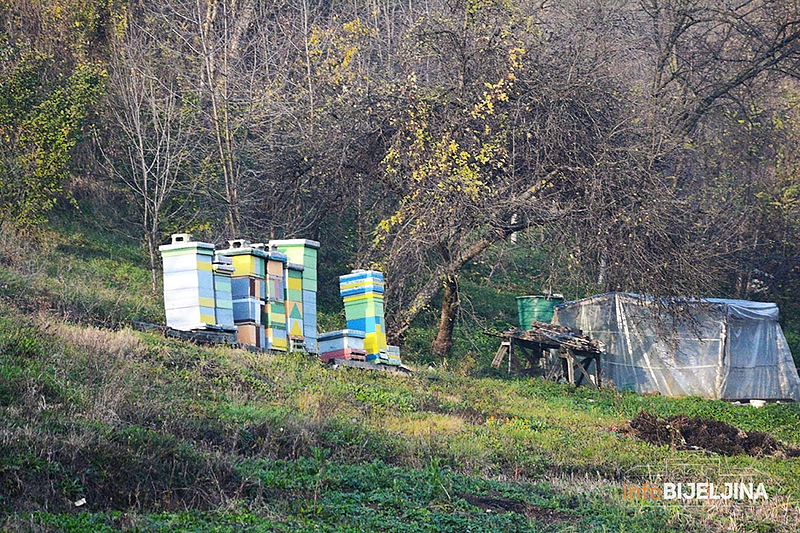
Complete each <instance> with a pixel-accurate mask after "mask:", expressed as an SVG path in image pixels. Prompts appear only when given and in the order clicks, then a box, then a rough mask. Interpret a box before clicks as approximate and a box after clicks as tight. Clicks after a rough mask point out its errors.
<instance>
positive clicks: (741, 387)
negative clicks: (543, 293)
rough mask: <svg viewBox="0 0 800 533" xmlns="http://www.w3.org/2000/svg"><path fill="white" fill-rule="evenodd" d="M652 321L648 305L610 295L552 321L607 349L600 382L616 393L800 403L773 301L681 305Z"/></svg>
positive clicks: (570, 307) (564, 308)
mask: <svg viewBox="0 0 800 533" xmlns="http://www.w3.org/2000/svg"><path fill="white" fill-rule="evenodd" d="M684 305H687V311H688V313H685V314H683V315H681V316H684V317H685V316H688V318H682V319H672V318H669V317H663V316H662V318H661V319H658V318H657V317H656V315H655V313H654V308H653V304H652V300H649V299H647V298H644V297H642V296H638V295H635V294H625V293H608V294H601V295H599V296H593V297H591V298H585V299H583V300H578V301H575V302H568V303H565V304H563V305H560V306H558V307H556V312H555V316H554V318H553V322H554V323H556V324H560V325H563V326H568V327H571V328H577V329H580V330H582V331H583V334H584V335H588V336H589V337H591V338H593V339H597V340H599V341H601V342H603V343H604V344H605V351H606V353H605V354H604V355H603V357H602V358H601V361H602V362H601V371H602V374H603V379H604V380H610V381H611V382H612V384H613V385H614V386H615V387H616V388H617V389H619V390H633V391H636V392H641V393H647V392H658V393H660V394H661V395H663V396H701V397H706V398H719V399H728V400H745V399H762V400H779V399H782V400H786V399H791V400H795V401H800V377H798V374H797V369H796V368H795V365H794V361H793V360H792V354H791V352H790V350H789V346H788V344H787V343H786V339H785V337H784V336H783V331H782V330H781V327H780V325H779V324H778V322H777V319H778V307H777V306H776V305H775V304H772V303H762V302H748V301H744V300H719V299H704V300H699V301H691V302H685V303H684Z"/></svg>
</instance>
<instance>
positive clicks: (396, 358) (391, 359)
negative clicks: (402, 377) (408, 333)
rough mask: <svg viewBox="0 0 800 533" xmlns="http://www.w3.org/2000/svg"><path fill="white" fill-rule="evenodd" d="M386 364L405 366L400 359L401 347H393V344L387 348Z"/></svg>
mask: <svg viewBox="0 0 800 533" xmlns="http://www.w3.org/2000/svg"><path fill="white" fill-rule="evenodd" d="M386 364H387V365H392V366H400V365H401V364H403V362H402V360H401V359H400V347H399V346H392V345H391V344H389V345H387V346H386Z"/></svg>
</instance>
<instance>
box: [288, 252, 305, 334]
mask: <svg viewBox="0 0 800 533" xmlns="http://www.w3.org/2000/svg"><path fill="white" fill-rule="evenodd" d="M303 270H304V267H303V265H302V264H300V263H292V262H287V263H286V278H285V280H286V283H285V286H286V332H287V334H288V335H289V340H290V342H289V345H290V347H295V346H300V345H302V346H305V333H304V331H303Z"/></svg>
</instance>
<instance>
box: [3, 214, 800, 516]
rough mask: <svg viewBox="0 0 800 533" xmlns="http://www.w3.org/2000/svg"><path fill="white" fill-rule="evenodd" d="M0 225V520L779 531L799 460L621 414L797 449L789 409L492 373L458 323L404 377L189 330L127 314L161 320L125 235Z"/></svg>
mask: <svg viewBox="0 0 800 533" xmlns="http://www.w3.org/2000/svg"><path fill="white" fill-rule="evenodd" d="M4 238H5V241H6V242H4V243H2V244H3V246H2V252H0V297H1V298H0V354H2V355H0V529H2V530H4V531H118V530H122V531H164V532H166V531H221V532H223V531H244V530H247V531H453V532H456V531H459V532H460V531H487V532H488V531H681V530H683V531H686V530H692V531H787V532H788V531H794V530H795V528H796V526H795V524H797V523H798V520H800V511H799V510H798V506H797V501H798V499H799V498H800V463H798V460H797V459H788V458H781V457H764V458H752V457H746V456H735V457H721V456H717V455H713V454H707V453H704V452H702V451H680V450H678V449H673V448H671V447H669V446H653V445H650V444H647V443H645V442H643V441H640V440H638V439H636V438H634V437H633V436H632V435H631V434H630V433H629V432H628V431H626V426H627V423H628V422H629V421H630V419H631V418H632V417H633V416H635V415H636V414H637V413H638V412H640V411H641V410H642V409H646V410H647V411H650V412H652V413H655V414H659V415H661V416H666V415H670V414H677V413H686V414H689V415H692V416H703V417H710V418H714V419H717V420H721V421H725V422H728V423H731V424H734V425H736V426H737V427H739V428H741V429H742V430H745V431H751V430H760V431H766V432H768V433H770V434H772V435H773V436H775V437H777V438H779V439H781V440H782V441H784V442H785V443H788V444H791V445H800V424H798V421H800V409H798V407H797V406H796V405H768V406H766V407H764V408H762V409H754V408H751V407H748V406H734V405H729V404H726V403H724V402H718V401H706V400H701V399H697V398H687V399H680V400H670V399H664V398H658V397H652V396H640V395H635V394H630V393H617V392H614V391H612V390H601V391H592V390H590V389H586V388H578V389H576V388H573V387H569V386H565V385H559V384H554V383H550V382H545V381H542V380H540V379H537V378H510V377H507V376H505V375H503V374H496V375H493V374H491V373H489V372H487V371H486V370H485V364H484V363H483V362H484V361H485V360H486V358H488V357H490V355H491V354H490V353H487V350H490V351H491V349H492V348H493V346H491V345H490V344H491V343H489V342H488V341H486V343H485V344H484V345H481V344H480V343H479V342H478V341H476V340H473V341H471V340H470V339H469V338H467V337H463V338H462V339H461V340H460V341H459V342H464V343H471V344H470V348H469V349H470V350H473V357H472V359H471V361H472V362H471V363H469V364H464V363H462V364H460V365H451V366H450V368H449V369H448V368H442V367H439V368H437V369H433V370H424V368H426V366H427V365H421V366H420V368H423V369H422V370H419V371H418V372H416V373H414V374H413V375H411V376H395V375H390V374H386V373H375V372H365V371H356V370H350V369H330V368H326V367H324V366H323V365H321V364H320V363H318V362H317V361H316V360H314V358H312V357H308V356H304V355H286V354H270V353H263V354H262V353H253V352H249V351H246V350H239V349H232V348H228V347H211V348H208V347H198V346H195V345H192V344H189V343H185V342H181V341H177V340H172V339H166V338H163V337H161V336H160V335H158V334H154V333H142V332H138V331H133V330H131V329H130V328H128V327H127V326H126V321H127V320H130V319H138V320H148V321H161V320H163V318H162V316H161V314H162V311H161V301H160V296H158V295H155V296H154V295H152V294H151V293H150V292H149V291H150V289H149V275H148V273H147V271H146V269H145V267H144V265H143V263H142V262H141V260H140V259H139V257H140V255H141V254H140V253H139V250H138V249H137V248H136V246H135V245H134V244H132V243H129V242H127V241H125V240H124V239H122V240H121V239H117V238H113V236H112V238H109V236H105V235H102V234H99V233H98V234H91V232H89V233H87V230H85V229H84V230H83V233H78V232H75V231H74V229H71V230H70V231H69V232H63V233H54V234H52V235H49V236H47V238H44V239H42V240H41V241H40V242H37V243H26V242H25V241H21V240H19V239H15V238H13V237H9V236H8V235H6V236H5V237H4ZM473 289H474V290H471V294H472V295H473V296H472V297H473V298H474V299H475V300H477V301H480V300H481V299H483V300H487V301H490V300H492V296H491V295H489V294H481V293H480V290H486V289H480V287H478V285H476V286H475V287H474V288H473ZM498 312H500V311H498ZM512 318H513V317H512ZM331 320H333V319H331ZM486 320H487V322H490V321H491V320H492V317H491V316H488V315H487V318H486ZM502 320H503V317H502V316H500V317H499V318H497V321H498V322H500V321H502ZM423 334H424V332H419V335H420V336H422V335H423ZM476 339H477V337H476ZM418 362H420V363H422V362H425V361H424V358H423V357H422V356H421V357H420V358H419V359H418ZM743 472H744V473H745V475H749V476H750V478H749V479H752V480H754V481H756V482H763V483H764V484H765V486H766V488H767V490H768V492H769V496H770V498H769V500H768V501H766V502H764V501H759V502H755V503H752V504H745V503H742V502H737V503H732V502H719V501H717V502H709V501H705V502H697V501H692V502H689V501H686V502H681V503H669V502H657V503H654V502H649V501H648V502H642V501H630V500H626V499H624V498H623V490H624V488H625V487H626V486H633V485H642V484H643V483H646V482H650V483H660V481H659V480H661V481H663V480H676V481H678V480H684V481H693V480H698V481H712V482H717V483H722V482H724V480H726V479H730V478H728V477H727V476H728V475H729V474H742V473H743ZM747 472H750V473H749V474H747ZM662 474H663V475H664V477H659V476H661V475H662ZM76 502H77V503H78V504H79V505H76ZM84 502H85V503H84Z"/></svg>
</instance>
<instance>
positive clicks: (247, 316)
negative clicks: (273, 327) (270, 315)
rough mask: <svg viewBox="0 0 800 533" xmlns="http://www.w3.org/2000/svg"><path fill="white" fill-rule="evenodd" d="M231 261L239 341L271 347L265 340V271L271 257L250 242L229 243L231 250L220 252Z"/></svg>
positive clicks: (234, 311) (232, 287)
mask: <svg viewBox="0 0 800 533" xmlns="http://www.w3.org/2000/svg"><path fill="white" fill-rule="evenodd" d="M218 255H219V256H220V257H227V258H230V260H231V264H232V266H233V268H234V272H233V276H232V277H231V295H232V302H233V305H232V308H233V321H234V323H235V324H236V326H237V327H238V334H237V340H238V341H239V342H240V343H242V344H248V345H250V346H255V347H257V348H264V349H269V348H272V346H271V345H270V343H269V342H268V340H267V338H266V324H265V322H264V305H265V303H266V289H267V284H266V279H265V278H266V268H267V260H268V254H267V252H265V251H264V250H260V249H258V248H256V247H254V246H252V245H251V244H250V243H249V242H248V241H246V240H243V239H237V240H233V241H228V249H227V250H220V251H219V252H218Z"/></svg>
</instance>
